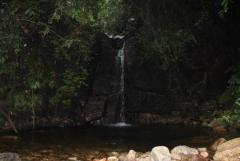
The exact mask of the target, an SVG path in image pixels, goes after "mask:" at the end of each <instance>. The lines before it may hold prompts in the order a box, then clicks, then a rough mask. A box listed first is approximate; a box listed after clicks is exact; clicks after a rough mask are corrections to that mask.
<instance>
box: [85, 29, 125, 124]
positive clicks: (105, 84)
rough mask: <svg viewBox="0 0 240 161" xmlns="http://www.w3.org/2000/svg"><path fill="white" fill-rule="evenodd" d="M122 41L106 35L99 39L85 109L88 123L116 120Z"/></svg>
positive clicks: (100, 36)
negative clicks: (117, 58)
mask: <svg viewBox="0 0 240 161" xmlns="http://www.w3.org/2000/svg"><path fill="white" fill-rule="evenodd" d="M122 41H123V40H121V39H120V38H109V37H108V36H107V35H104V34H100V35H99V36H98V38H97V41H96V45H95V49H94V52H95V62H94V64H95V70H94V73H93V76H92V84H91V94H90V96H89V98H88V101H87V103H86V107H85V118H86V121H87V122H94V121H97V120H101V121H100V122H101V123H113V122H114V121H115V119H116V113H117V112H118V110H119V109H118V105H119V94H118V93H119V90H120V73H121V71H120V65H119V64H118V63H119V62H118V61H117V60H116V56H117V52H118V50H119V48H120V46H121V45H122Z"/></svg>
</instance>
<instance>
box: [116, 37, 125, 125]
mask: <svg viewBox="0 0 240 161" xmlns="http://www.w3.org/2000/svg"><path fill="white" fill-rule="evenodd" d="M124 49H125V41H124V42H123V46H122V48H121V49H119V51H118V54H117V57H118V58H119V59H120V69H121V77H120V91H119V94H120V98H121V99H120V115H119V117H120V122H125V65H124V64H125V52H124Z"/></svg>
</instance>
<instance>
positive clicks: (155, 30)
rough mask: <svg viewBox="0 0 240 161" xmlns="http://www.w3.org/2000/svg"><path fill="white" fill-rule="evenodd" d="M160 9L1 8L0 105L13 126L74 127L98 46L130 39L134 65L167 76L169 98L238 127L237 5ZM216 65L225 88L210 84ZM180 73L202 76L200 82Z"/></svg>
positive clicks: (147, 5)
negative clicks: (58, 120) (48, 119)
mask: <svg viewBox="0 0 240 161" xmlns="http://www.w3.org/2000/svg"><path fill="white" fill-rule="evenodd" d="M159 3H163V2H161V1H159V0H110V1H109V0H51V1H50V0H22V1H19V0H1V2H0V13H1V15H0V99H1V100H4V101H8V102H9V103H10V104H11V107H12V108H13V111H14V113H13V118H14V119H16V120H22V121H24V120H31V121H32V122H33V124H34V122H35V121H34V120H35V119H36V118H39V117H43V116H60V117H64V116H70V117H71V118H72V119H74V120H76V121H78V119H79V115H81V112H82V111H83V109H84V108H85V106H84V105H85V102H86V100H87V97H88V94H89V91H90V90H91V87H90V84H91V81H92V79H93V77H92V75H93V73H94V63H95V61H96V57H95V54H96V53H94V47H95V46H96V38H97V36H98V35H99V34H101V33H108V34H120V35H127V37H131V38H132V39H134V42H135V45H136V46H138V53H139V54H138V58H137V59H138V60H139V62H140V63H142V64H145V65H146V66H151V67H153V69H154V70H160V69H161V70H165V71H167V72H168V73H170V74H169V80H170V83H169V92H170V93H173V94H175V95H178V96H179V98H180V97H181V98H194V99H196V98H197V99H199V100H200V102H201V103H202V104H205V106H204V107H205V108H215V109H219V110H222V111H223V113H222V117H221V118H220V120H222V121H223V122H226V123H230V124H231V123H234V122H238V121H240V66H239V60H240V59H239V55H240V53H239V52H240V44H239V43H240V36H239V35H240V30H239V29H240V24H239V22H238V21H239V16H240V4H239V2H238V1H237V0H210V1H209V0H199V1H196V3H195V4H192V5H189V6H191V7H192V8H190V9H189V8H184V7H185V5H183V4H184V3H191V2H190V0H176V1H174V0H169V1H167V2H165V1H164V4H163V5H160V6H161V7H160V8H158V7H156V6H159V5H157V4H159ZM170 4H171V5H170ZM171 6H178V7H179V10H178V11H177V12H176V11H172V10H171ZM168 8H169V9H168ZM189 10H191V11H192V12H188V11H189ZM196 11H199V12H196ZM166 13H168V14H169V15H171V16H170V17H169V19H164V18H166V17H164V16H162V15H164V14H166ZM176 15H178V16H176ZM133 18H134V19H133ZM131 19H133V20H134V21H131ZM163 22H164V23H163ZM173 22H174V23H173ZM223 31H224V32H223ZM200 51H201V52H200ZM215 60H216V61H218V60H219V61H222V60H226V67H227V68H226V67H224V66H221V67H222V68H221V67H220V68H219V69H220V70H221V72H222V74H223V75H224V78H222V77H221V76H219V77H218V76H217V78H219V82H226V81H227V82H228V83H227V84H226V83H219V82H212V80H211V79H212V77H213V76H214V73H213V74H212V73H211V69H212V64H213V62H215ZM223 64H224V63H223ZM221 65H222V64H221ZM185 69H191V71H192V70H203V71H204V72H203V74H202V76H201V80H196V79H195V77H194V76H192V75H191V73H189V71H188V70H185ZM208 69H209V71H208ZM205 71H207V72H205ZM208 72H209V73H208ZM210 73H211V74H210ZM198 78H199V77H197V79H198ZM225 80H226V81H225ZM216 84H217V85H216ZM215 85H216V86H215ZM212 88H214V89H212ZM193 108H194V107H193ZM0 119H1V122H3V121H4V120H5V118H4V117H3V116H0Z"/></svg>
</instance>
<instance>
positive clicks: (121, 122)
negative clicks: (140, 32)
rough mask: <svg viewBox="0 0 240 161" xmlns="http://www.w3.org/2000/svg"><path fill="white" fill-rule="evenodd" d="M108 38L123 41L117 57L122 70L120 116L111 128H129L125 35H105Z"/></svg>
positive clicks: (117, 62)
mask: <svg viewBox="0 0 240 161" xmlns="http://www.w3.org/2000/svg"><path fill="white" fill-rule="evenodd" d="M105 35H106V36H108V38H110V39H114V40H116V39H120V40H121V41H123V44H122V48H121V49H119V50H118V52H117V55H116V64H117V65H119V66H118V67H119V68H120V71H121V73H120V80H119V86H120V89H119V96H120V104H119V109H120V110H119V115H118V117H119V118H118V120H117V121H118V123H115V124H110V125H109V126H114V127H129V126H131V124H127V123H126V119H125V45H126V43H125V40H124V38H125V36H123V35H111V34H107V33H105Z"/></svg>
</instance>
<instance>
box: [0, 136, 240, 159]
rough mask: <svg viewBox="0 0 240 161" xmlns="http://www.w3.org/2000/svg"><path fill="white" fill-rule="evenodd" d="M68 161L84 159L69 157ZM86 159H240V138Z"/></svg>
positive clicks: (3, 155)
mask: <svg viewBox="0 0 240 161" xmlns="http://www.w3.org/2000/svg"><path fill="white" fill-rule="evenodd" d="M0 161H21V159H20V157H19V155H18V154H16V153H0ZM68 161H86V160H79V159H78V158H77V157H71V158H68ZM87 161H240V138H235V139H232V140H229V141H226V140H225V139H224V138H220V139H218V140H217V141H216V142H215V143H214V144H213V145H212V146H210V147H209V148H192V147H188V146H185V145H181V146H176V147H174V148H173V149H172V150H169V149H168V147H165V146H157V147H154V148H153V149H152V150H151V152H146V153H137V152H136V151H134V150H130V151H129V152H128V153H117V152H112V153H109V154H108V156H104V157H103V156H102V157H98V158H91V159H90V160H88V159H87Z"/></svg>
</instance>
